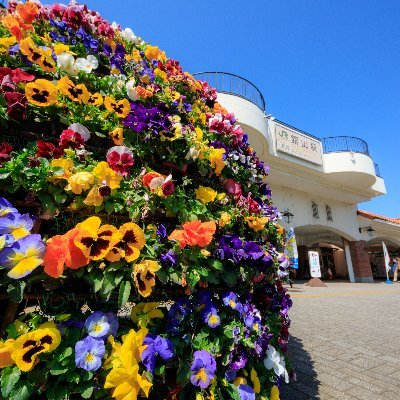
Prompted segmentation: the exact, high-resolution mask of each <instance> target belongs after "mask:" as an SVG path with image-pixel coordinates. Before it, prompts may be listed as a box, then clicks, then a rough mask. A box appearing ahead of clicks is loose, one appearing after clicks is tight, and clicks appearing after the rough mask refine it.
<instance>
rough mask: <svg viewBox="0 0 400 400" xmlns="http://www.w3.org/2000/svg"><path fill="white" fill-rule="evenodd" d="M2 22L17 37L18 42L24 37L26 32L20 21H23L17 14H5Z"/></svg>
mask: <svg viewBox="0 0 400 400" xmlns="http://www.w3.org/2000/svg"><path fill="white" fill-rule="evenodd" d="M1 23H2V24H3V25H4V27H5V28H7V29H8V31H9V32H10V33H11V35H13V36H15V37H16V39H17V41H18V42H19V41H20V40H21V39H22V38H23V37H24V34H23V32H22V29H21V26H20V23H22V21H21V20H20V19H19V18H18V17H17V16H16V15H13V14H7V15H5V16H4V17H3V19H2V21H1Z"/></svg>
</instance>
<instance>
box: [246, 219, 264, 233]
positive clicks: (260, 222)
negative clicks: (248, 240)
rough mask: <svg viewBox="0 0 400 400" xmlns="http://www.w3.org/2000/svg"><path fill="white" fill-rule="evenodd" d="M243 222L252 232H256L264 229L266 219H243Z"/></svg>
mask: <svg viewBox="0 0 400 400" xmlns="http://www.w3.org/2000/svg"><path fill="white" fill-rule="evenodd" d="M245 221H246V222H247V224H248V225H249V227H250V228H251V229H253V231H255V232H258V231H261V230H262V229H264V228H265V224H266V223H267V222H268V217H261V218H260V217H245Z"/></svg>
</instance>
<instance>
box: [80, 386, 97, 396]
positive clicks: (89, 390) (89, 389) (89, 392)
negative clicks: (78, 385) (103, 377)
mask: <svg viewBox="0 0 400 400" xmlns="http://www.w3.org/2000/svg"><path fill="white" fill-rule="evenodd" d="M93 389H94V386H93V385H92V384H90V386H88V387H87V388H86V389H84V390H83V391H82V393H81V396H82V397H83V398H84V399H90V397H91V396H92V393H93Z"/></svg>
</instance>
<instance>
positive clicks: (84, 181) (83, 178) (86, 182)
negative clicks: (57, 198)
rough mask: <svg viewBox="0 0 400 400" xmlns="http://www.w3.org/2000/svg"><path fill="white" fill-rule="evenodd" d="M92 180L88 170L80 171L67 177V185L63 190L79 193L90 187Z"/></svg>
mask: <svg viewBox="0 0 400 400" xmlns="http://www.w3.org/2000/svg"><path fill="white" fill-rule="evenodd" d="M93 182H94V176H93V175H92V174H91V173H90V172H86V171H82V172H77V173H76V174H74V175H72V176H70V177H69V178H68V185H67V186H66V187H65V190H71V191H72V193H75V194H81V193H82V192H83V191H84V190H87V189H90V187H91V185H92V184H93Z"/></svg>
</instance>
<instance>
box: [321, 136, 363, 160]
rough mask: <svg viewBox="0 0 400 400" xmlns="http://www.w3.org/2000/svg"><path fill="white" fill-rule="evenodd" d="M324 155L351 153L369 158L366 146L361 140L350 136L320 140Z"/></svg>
mask: <svg viewBox="0 0 400 400" xmlns="http://www.w3.org/2000/svg"><path fill="white" fill-rule="evenodd" d="M322 145H323V147H324V153H338V152H341V151H353V152H354V153H361V154H365V155H367V156H369V150H368V144H367V142H365V141H364V140H362V139H359V138H356V137H352V136H333V137H327V138H323V139H322Z"/></svg>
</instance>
